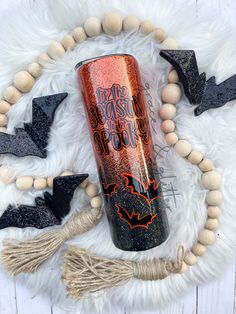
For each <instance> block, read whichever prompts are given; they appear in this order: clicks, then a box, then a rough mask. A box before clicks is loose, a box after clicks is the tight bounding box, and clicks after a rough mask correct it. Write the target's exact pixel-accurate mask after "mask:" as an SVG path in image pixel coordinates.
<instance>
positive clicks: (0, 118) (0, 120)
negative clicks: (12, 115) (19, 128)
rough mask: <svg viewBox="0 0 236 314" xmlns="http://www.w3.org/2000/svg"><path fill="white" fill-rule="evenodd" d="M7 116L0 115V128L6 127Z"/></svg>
mask: <svg viewBox="0 0 236 314" xmlns="http://www.w3.org/2000/svg"><path fill="white" fill-rule="evenodd" d="M7 121H8V119H7V116H6V115H5V114H2V113H0V126H5V125H7Z"/></svg>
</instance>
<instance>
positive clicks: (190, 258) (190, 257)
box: [184, 252, 197, 266]
mask: <svg viewBox="0 0 236 314" xmlns="http://www.w3.org/2000/svg"><path fill="white" fill-rule="evenodd" d="M184 262H185V263H186V264H187V265H189V266H192V265H194V264H196V263H197V256H196V255H194V254H193V253H192V252H187V253H186V254H185V256H184Z"/></svg>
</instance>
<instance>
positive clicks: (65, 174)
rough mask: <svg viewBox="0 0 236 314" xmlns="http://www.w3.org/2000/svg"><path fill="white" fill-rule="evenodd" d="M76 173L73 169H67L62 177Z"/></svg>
mask: <svg viewBox="0 0 236 314" xmlns="http://www.w3.org/2000/svg"><path fill="white" fill-rule="evenodd" d="M74 174H75V173H74V172H73V171H71V170H67V171H64V172H62V173H61V175H60V177H66V176H73V175H74Z"/></svg>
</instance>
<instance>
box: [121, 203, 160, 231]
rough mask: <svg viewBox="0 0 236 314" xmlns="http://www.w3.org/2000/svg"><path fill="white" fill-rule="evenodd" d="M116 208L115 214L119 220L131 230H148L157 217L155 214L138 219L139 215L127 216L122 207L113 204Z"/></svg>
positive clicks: (133, 213)
mask: <svg viewBox="0 0 236 314" xmlns="http://www.w3.org/2000/svg"><path fill="white" fill-rule="evenodd" d="M115 206H116V208H117V214H118V215H119V217H120V219H122V220H124V221H125V222H126V223H127V224H128V225H129V227H130V228H131V229H134V228H138V227H140V228H145V229H148V227H149V226H150V225H151V224H152V223H153V221H154V219H155V218H156V217H157V214H155V215H151V214H147V215H145V216H143V217H140V214H139V213H138V214H137V213H135V212H132V213H131V214H129V213H128V212H127V210H126V209H125V208H124V207H122V206H121V205H120V204H115Z"/></svg>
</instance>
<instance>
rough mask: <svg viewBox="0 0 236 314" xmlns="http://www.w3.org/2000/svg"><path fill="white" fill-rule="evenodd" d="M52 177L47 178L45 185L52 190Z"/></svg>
mask: <svg viewBox="0 0 236 314" xmlns="http://www.w3.org/2000/svg"><path fill="white" fill-rule="evenodd" d="M53 179H54V178H53V177H47V185H48V187H50V188H52V187H53Z"/></svg>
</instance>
